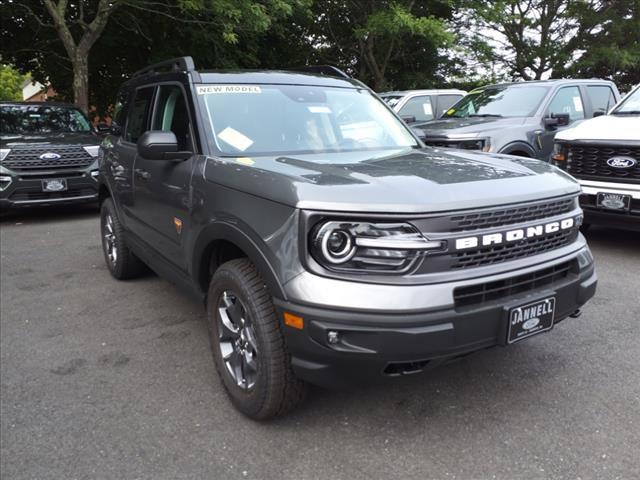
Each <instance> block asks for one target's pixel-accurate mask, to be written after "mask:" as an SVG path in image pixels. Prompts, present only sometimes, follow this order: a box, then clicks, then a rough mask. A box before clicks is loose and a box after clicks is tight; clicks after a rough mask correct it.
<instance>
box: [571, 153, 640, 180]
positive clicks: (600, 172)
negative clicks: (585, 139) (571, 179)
mask: <svg viewBox="0 0 640 480" xmlns="http://www.w3.org/2000/svg"><path fill="white" fill-rule="evenodd" d="M567 153H568V155H567V172H569V173H570V174H571V175H573V176H575V177H578V178H586V179H590V178H591V179H597V180H603V179H609V180H620V181H625V182H631V183H640V146H636V147H629V146H617V145H596V144H569V145H568V152H567ZM612 157H631V158H633V159H635V160H636V161H637V163H636V164H635V166H633V167H631V168H613V167H611V166H609V165H608V164H607V160H609V159H610V158H612Z"/></svg>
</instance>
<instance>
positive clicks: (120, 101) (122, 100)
mask: <svg viewBox="0 0 640 480" xmlns="http://www.w3.org/2000/svg"><path fill="white" fill-rule="evenodd" d="M127 97H128V92H118V96H117V97H116V103H115V105H114V106H113V117H112V120H111V123H112V125H115V126H120V127H122V126H123V125H124V114H125V105H126V104H127Z"/></svg>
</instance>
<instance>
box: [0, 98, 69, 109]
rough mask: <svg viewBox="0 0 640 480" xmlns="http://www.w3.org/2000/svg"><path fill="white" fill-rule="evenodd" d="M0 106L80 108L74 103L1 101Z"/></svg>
mask: <svg viewBox="0 0 640 480" xmlns="http://www.w3.org/2000/svg"><path fill="white" fill-rule="evenodd" d="M0 105H27V106H33V107H37V106H41V107H69V108H78V107H77V106H76V105H74V104H73V103H65V102H27V101H19V100H16V101H11V100H6V101H0Z"/></svg>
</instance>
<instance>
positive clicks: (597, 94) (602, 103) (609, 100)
mask: <svg viewBox="0 0 640 480" xmlns="http://www.w3.org/2000/svg"><path fill="white" fill-rule="evenodd" d="M587 93H588V94H589V98H590V99H591V105H593V111H594V112H595V111H598V110H599V111H601V112H608V111H609V109H610V108H611V107H613V106H614V105H615V104H616V98H615V97H614V96H613V91H612V90H611V88H610V87H607V86H606V85H589V86H587Z"/></svg>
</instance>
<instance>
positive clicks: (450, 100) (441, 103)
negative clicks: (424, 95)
mask: <svg viewBox="0 0 640 480" xmlns="http://www.w3.org/2000/svg"><path fill="white" fill-rule="evenodd" d="M462 97H463V95H438V109H439V112H436V113H439V114H440V115H444V113H445V112H446V111H447V110H449V109H450V108H451V106H452V105H454V104H455V103H456V102H457V101H458V100H460V99H461V98H462Z"/></svg>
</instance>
